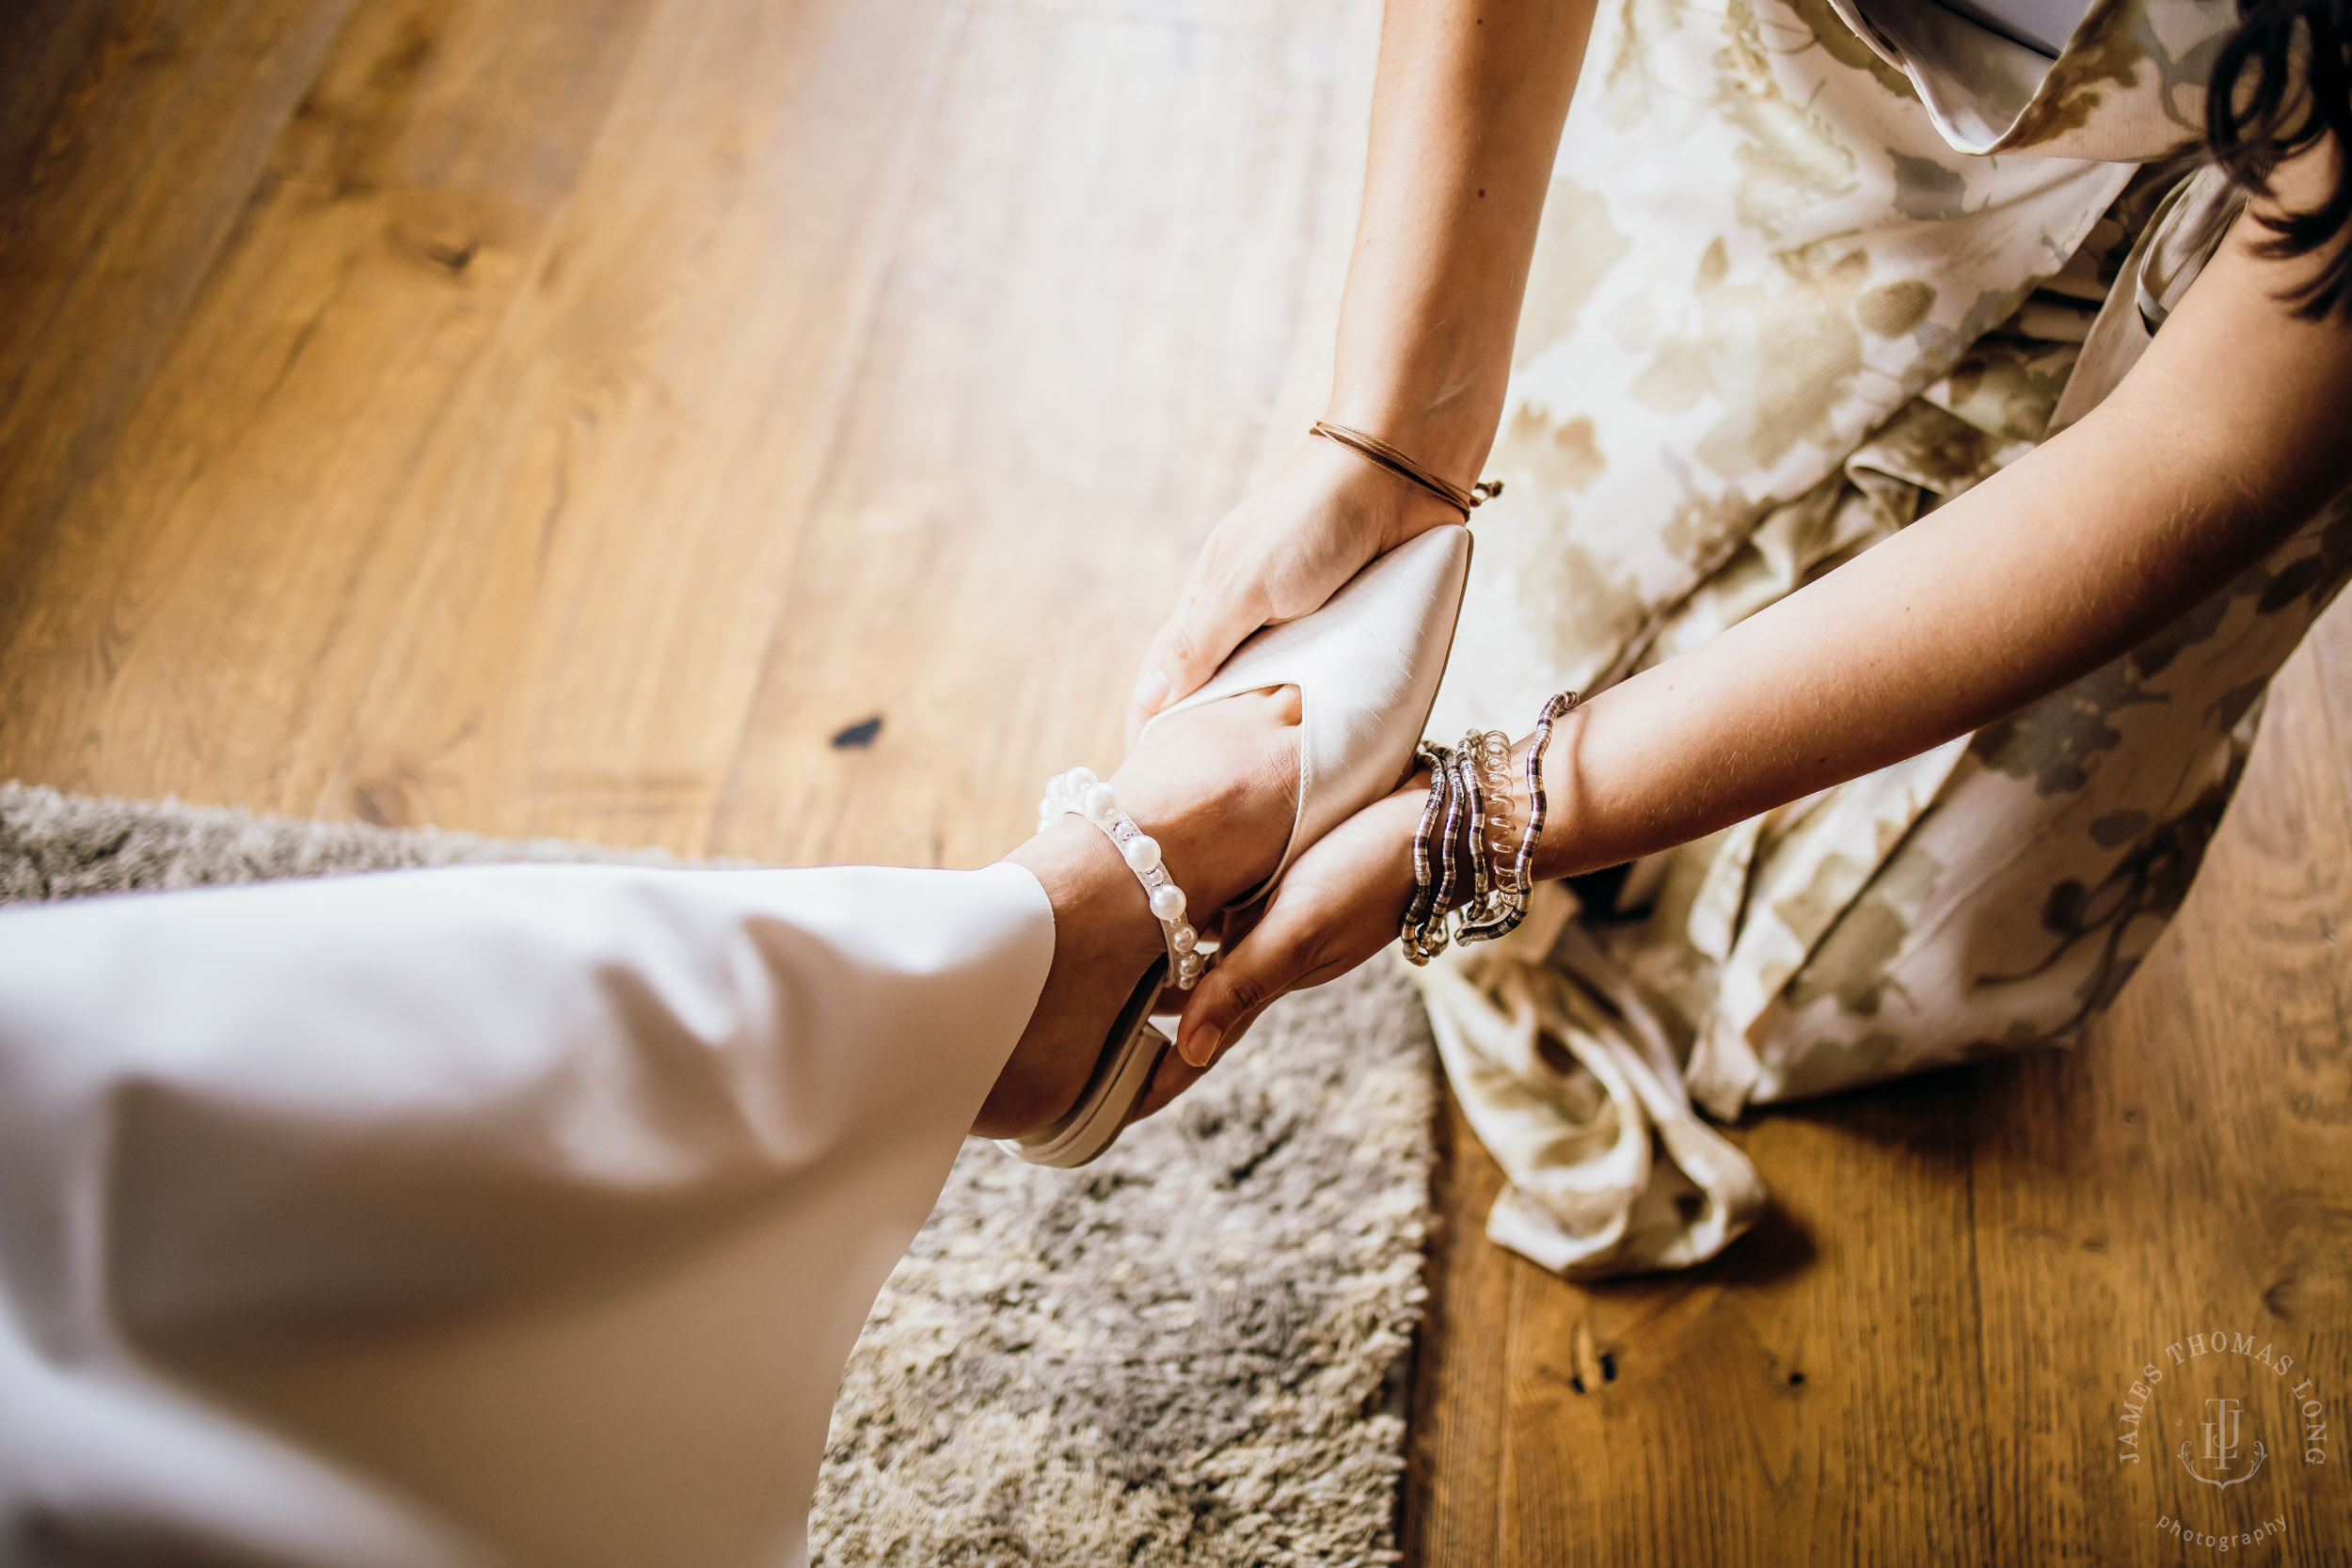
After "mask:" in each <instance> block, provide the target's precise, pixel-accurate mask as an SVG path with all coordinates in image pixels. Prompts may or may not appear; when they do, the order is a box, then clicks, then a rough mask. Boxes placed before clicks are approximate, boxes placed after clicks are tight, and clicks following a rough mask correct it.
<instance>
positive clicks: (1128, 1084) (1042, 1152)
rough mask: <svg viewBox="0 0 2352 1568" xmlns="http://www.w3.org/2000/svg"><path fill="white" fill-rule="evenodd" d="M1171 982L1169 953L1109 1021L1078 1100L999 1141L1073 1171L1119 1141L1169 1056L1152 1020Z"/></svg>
mask: <svg viewBox="0 0 2352 1568" xmlns="http://www.w3.org/2000/svg"><path fill="white" fill-rule="evenodd" d="M1167 983H1168V958H1167V957H1166V955H1162V956H1161V957H1159V958H1153V959H1152V967H1151V968H1150V969H1149V970H1147V971H1145V972H1144V976H1143V978H1142V979H1141V980H1140V981H1138V982H1137V983H1136V989H1135V991H1134V993H1133V994H1132V995H1130V996H1129V997H1128V998H1127V1003H1126V1006H1123V1007H1121V1008H1120V1010H1119V1019H1118V1022H1115V1023H1113V1024H1112V1025H1111V1032H1110V1037H1109V1038H1108V1039H1106V1040H1105V1041H1104V1044H1103V1053H1102V1054H1101V1055H1100V1056H1098V1057H1096V1058H1095V1062H1094V1071H1093V1073H1092V1074H1091V1075H1090V1076H1089V1077H1088V1079H1087V1083H1086V1087H1085V1088H1083V1089H1080V1090H1079V1091H1078V1098H1077V1100H1076V1101H1074V1102H1073V1103H1072V1105H1071V1107H1070V1109H1069V1110H1067V1111H1065V1112H1063V1113H1062V1114H1061V1116H1060V1117H1059V1118H1058V1119H1057V1120H1055V1121H1052V1122H1050V1123H1048V1124H1047V1125H1045V1126H1043V1127H1041V1128H1039V1129H1038V1130H1037V1131H1036V1132H1025V1133H1024V1134H1022V1135H1021V1136H1020V1137H1018V1138H1000V1139H998V1140H997V1142H998V1143H999V1144H1001V1145H1002V1146H1003V1147H1004V1148H1005V1149H1006V1150H1007V1152H1009V1153H1012V1154H1017V1155H1019V1156H1020V1157H1021V1158H1022V1159H1024V1160H1026V1161H1027V1162H1029V1164H1033V1165H1053V1166H1056V1167H1057V1168H1059V1169H1062V1170H1074V1169H1076V1168H1077V1167H1078V1166H1080V1165H1085V1164H1092V1163H1093V1162H1094V1161H1095V1160H1096V1159H1098V1158H1100V1157H1101V1155H1102V1153H1103V1151H1104V1149H1106V1148H1110V1146H1111V1145H1112V1144H1114V1143H1116V1142H1118V1140H1119V1134H1120V1130H1121V1129H1122V1128H1124V1127H1125V1126H1126V1125H1127V1117H1128V1116H1129V1115H1130V1114H1131V1113H1133V1112H1134V1110H1135V1108H1136V1104H1137V1103H1138V1102H1140V1101H1142V1099H1143V1097H1144V1096H1145V1095H1146V1094H1147V1093H1149V1092H1150V1090H1151V1087H1152V1078H1153V1076H1154V1075H1156V1074H1157V1073H1158V1072H1159V1070H1160V1063H1161V1061H1162V1060H1163V1059H1164V1058H1165V1057H1166V1056H1167V1055H1168V1037H1167V1036H1166V1035H1164V1034H1162V1033H1161V1032H1160V1028H1159V1026H1158V1025H1157V1024H1155V1023H1153V1022H1152V1003H1153V1002H1155V1001H1157V1000H1158V999H1159V994H1160V988H1161V987H1163V986H1165V985H1166V984H1167Z"/></svg>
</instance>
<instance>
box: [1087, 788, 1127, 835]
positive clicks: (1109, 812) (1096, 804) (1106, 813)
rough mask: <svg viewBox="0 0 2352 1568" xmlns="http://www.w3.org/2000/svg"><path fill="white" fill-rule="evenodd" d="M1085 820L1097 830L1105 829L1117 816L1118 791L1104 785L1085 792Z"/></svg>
mask: <svg viewBox="0 0 2352 1568" xmlns="http://www.w3.org/2000/svg"><path fill="white" fill-rule="evenodd" d="M1085 799H1086V814H1087V820H1089V822H1092V823H1093V824H1094V825H1095V826H1096V827H1098V828H1107V827H1109V826H1110V825H1111V819H1112V818H1113V817H1115V816H1118V815H1119V791H1117V790H1115V789H1113V788H1112V787H1111V786H1110V785H1108V784H1096V785H1094V786H1093V787H1092V788H1090V789H1089V790H1088V791H1087V792H1086V798H1085Z"/></svg>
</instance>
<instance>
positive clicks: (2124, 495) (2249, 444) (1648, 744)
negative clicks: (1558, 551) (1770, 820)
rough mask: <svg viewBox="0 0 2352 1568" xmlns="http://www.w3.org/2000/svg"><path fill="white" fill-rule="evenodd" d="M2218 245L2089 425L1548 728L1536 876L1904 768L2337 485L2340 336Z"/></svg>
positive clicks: (2111, 642) (2212, 575) (2349, 393)
mask: <svg viewBox="0 0 2352 1568" xmlns="http://www.w3.org/2000/svg"><path fill="white" fill-rule="evenodd" d="M2288 280H2290V278H2289V276H2288V275H2287V273H2286V269H2284V268H2283V267H2280V266H2275V265H2271V264H2268V263H2264V262H2261V261H2256V260H2255V259H2253V258H2251V257H2250V256H2249V255H2248V254H2247V253H2246V250H2245V246H2244V236H2243V235H2241V236H2239V237H2236V238H2233V241H2232V242H2231V245H2229V246H2227V247H2225V250H2224V252H2223V254H2222V255H2220V256H2218V257H2217V258H2216V260H2215V261H2214V262H2213V263H2212V265H2211V266H2210V267H2209V268H2208V269H2207V273H2206V276H2205V277H2201V279H2200V281H2199V283H2198V284H2197V286H2196V288H2195V289H2193V290H2192V291H2191V294H2190V298H2189V299H2188V300H2187V301H2185V303H2184V305H2183V308H2182V309H2180V310H2178V311H2176V312H2175V313H2174V315H2173V316H2172V318H2171V319H2170V321H2169V322H2168V324H2167V325H2166V327H2165V330H2164V333H2163V334H2162V336H2161V337H2159V339H2158V340H2157V341H2156V343H2155V344H2154V345H2153V346H2152V347H2151V349H2150V351H2149V353H2148V355H2147V356H2146V357H2145V358H2144V359H2143V360H2142V361H2141V363H2140V364H2139V366H2137V368H2136V369H2135V370H2134V371H2133V372H2132V374H2131V375H2130V376H2129V377H2128V378H2127V379H2126V381H2125V383H2124V385H2123V386H2122V388H2119V389H2118V390H2117V392H2116V393H2115V394H2114V395H2113V396H2112V397H2111V398H2110V399H2109V400H2108V402H2107V403H2106V404H2103V405H2102V406H2101V407H2100V408H2099V409H2097V410H2096V411H2094V412H2093V413H2092V414H2091V415H2090V418H2088V419H2087V420H2084V421H2083V422H2082V423H2081V424H2079V425H2077V426H2075V427H2074V428H2073V429H2072V430H2069V431H2067V432H2066V433H2065V434H2063V435H2061V436H2058V437H2056V438H2054V439H2053V440H2051V441H2050V442H2048V443H2047V444H2046V445H2044V446H2043V447H2042V449H2040V450H2039V451H2035V452H2034V453H2032V454H2030V455H2029V456H2027V457H2026V459H2024V460H2023V461H2021V462H2019V463H2018V464H2016V465H2015V466H2013V467H2010V469H2008V470H2006V471H2005V472H2003V473H2001V474H2000V475H1998V476H1996V477H1995V478H1994V479H1993V480H1991V481H1989V482H1987V483H1984V484H1982V485H1979V487H1977V488H1976V489H1974V490H1972V491H1970V492H1968V493H1967V494H1966V495H1964V496H1962V497H1961V498H1959V499H1956V500H1954V501H1952V502H1951V503H1949V504H1948V505H1947V506H1945V507H1943V508H1941V509H1939V510H1938V511H1936V512H1934V513H1931V515H1928V516H1927V517H1925V518H1923V519H1922V520H1921V521H1919V522H1917V523H1915V524H1914V525H1913V526H1912V527H1911V528H1909V529H1907V530H1905V531H1903V532H1902V533H1900V534H1899V535H1897V536H1896V537H1895V538H1893V539H1890V540H1888V541H1887V542H1886V543H1884V544H1883V545H1881V546H1878V547H1876V548H1874V549H1872V550H1869V551H1868V552H1867V553H1866V554H1864V555H1863V556H1861V557H1860V558H1859V559H1857V560H1855V561H1853V562H1850V563H1849V564H1847V565H1846V566H1844V567H1841V568H1839V569H1838V570H1837V571H1836V572H1833V573H1831V574H1830V575H1829V576H1827V577H1825V578H1822V579H1821V580H1820V581H1819V582H1816V583H1813V584H1811V585H1810V586H1808V587H1806V588H1804V590H1802V591H1800V592H1799V593H1797V594H1792V595H1790V596H1789V597H1788V598H1787V599H1785V600H1783V601H1782V602H1781V603H1780V604H1778V605H1776V606H1774V607H1772V609H1770V610H1765V611H1764V612H1762V613H1760V614H1758V615H1756V616H1755V617H1753V618H1752V619H1750V620H1748V621H1746V622H1744V623H1742V624H1741V625H1740V626H1734V627H1732V628H1731V629H1730V630H1728V631H1726V632H1724V633H1723V634H1722V635H1720V636H1718V637H1716V638H1715V639H1714V640H1713V641H1710V642H1708V644H1707V645H1706V646H1704V647H1702V648H1699V649H1697V650H1694V651H1693V652H1692V653H1690V654H1687V655H1685V656H1683V657H1679V658H1677V659H1674V660H1671V661H1669V662H1667V663H1665V664H1661V665H1660V666H1658V667H1657V668H1655V669H1652V670H1649V671H1646V672H1645V673H1642V674H1640V675H1637V676H1635V677H1634V678H1632V679H1630V680H1628V681H1626V682H1625V683H1623V684H1622V685H1620V686H1618V687H1616V688H1614V689H1612V690H1610V691H1608V692H1606V693H1604V694H1602V695H1601V696H1600V697H1598V698H1597V699H1596V700H1595V701H1594V702H1593V703H1592V704H1590V705H1588V706H1587V707H1586V708H1584V709H1583V710H1581V712H1580V713H1579V714H1577V715H1574V716H1572V717H1571V720H1570V721H1568V722H1566V723H1565V724H1564V725H1563V726H1562V729H1561V732H1560V734H1559V735H1558V736H1557V737H1556V738H1555V741H1554V745H1553V750H1552V752H1551V753H1550V756H1549V759H1548V766H1547V768H1546V769H1545V782H1546V787H1547V792H1548V794H1549V796H1550V799H1551V800H1552V801H1553V803H1554V812H1555V816H1553V818H1552V826H1551V827H1550V828H1549V831H1548V832H1546V835H1545V841H1544V847H1543V851H1542V853H1541V854H1540V855H1539V857H1538V860H1537V864H1536V871H1537V874H1538V875H1539V876H1541V877H1558V876H1566V875H1572V874H1575V873H1577V872H1580V871H1584V870H1590V869H1593V868H1596V867H1598V866H1603V865H1611V864H1615V863H1620V862H1622V861H1626V860H1629V859H1632V858H1634V857H1635V856H1638V855H1642V854H1645V853H1648V852H1650V851H1653V850H1656V849H1661V848H1665V847H1670V846H1672V845H1676V844H1679V843H1683V842H1686V841H1688V840H1690V839H1692V838H1695V837H1698V836H1701V835H1702V834H1705V833H1708V832H1713V831H1715V830H1716V829H1719V828H1722V827H1724V826H1727V825H1729V824H1730V823H1733V822H1737V821H1740V820H1741V819H1742V818H1744V817H1747V816H1753V815H1755V814H1756V813H1757V812H1760V811H1765V810H1768V809H1770V808H1772V807H1773V806H1775V805H1778V804H1781V803H1782V802H1784V801H1788V800H1796V799H1799V798H1801V797H1803V796H1805V795H1808V794H1811V793H1812V792H1814V791H1816V790H1819V789H1823V788H1826V787H1828V786H1830V785H1832V784H1838V783H1840V782H1843V781H1844V780H1847V779H1851V778H1854V777H1858V776H1859V775H1861V774H1864V773H1867V772H1869V771H1871V770H1873V769H1875V768H1882V767H1884V766H1886V765H1888V764H1890V763H1893V762H1896V761H1899V760H1900V759H1902V758H1904V757H1908V756H1912V755H1915V754H1916V753H1918V752H1922V751H1925V750H1927V749H1928V748H1930V747H1931V746H1934V745H1937V744H1939V743H1940V742H1942V741H1945V740H1947V739H1949V738H1951V737H1953V736H1960V735H1964V734H1967V733H1969V732H1970V731H1972V730H1974V729H1976V728H1978V727H1979V726H1981V725H1983V724H1985V723H1988V722H1990V721H1994V720H1995V719H1998V718H2000V717H2002V716H2004V715H2006V714H2009V713H2011V712H2014V711H2015V710H2016V709H2018V708H2020V707H2022V706H2024V705H2026V704H2027V703H2030V702H2032V701H2034V700H2035V699H2036V698H2038V697H2041V696H2042V695H2044V694H2045V693H2047V692H2050V691H2053V690H2056V689H2058V688H2060V687H2062V686H2064V685H2066V684H2068V683H2069V682H2071V681H2073V680H2074V679H2076V678H2078V677H2080V676H2082V675H2084V674H2087V673H2090V671H2092V670H2095V669H2097V668H2098V667H2099V666H2101V665H2102V664H2105V663H2106V662H2107V661H2109V660H2110V659H2113V658H2115V657H2119V656H2120V655H2122V653H2124V652H2126V651H2127V650H2129V649H2130V648H2131V647H2133V646H2135V645H2136V644H2137V643H2138V642H2139V641H2141V640H2143V639H2144V638H2146V637H2147V636H2149V635H2150V634H2152V633H2153V632H2154V631H2156V630H2157V629H2159V628H2161V627H2162V626H2166V625H2168V624H2169V623H2170V622H2171V621H2172V620H2174V619H2175V618H2177V617H2178V616H2180V615H2181V614H2182V613H2184V612H2185V611H2186V610H2189V609H2190V608H2192V607H2193V606H2194V605H2196V604H2197V603H2198V602H2199V601H2201V599H2203V598H2204V597H2205V596H2206V595H2207V594H2211V593H2213V592H2216V591H2217V590H2218V589H2220V588H2221V587H2223V586H2224V585H2225V584H2226V583H2228V582H2229V581H2230V580H2231V579H2232V578H2234V577H2236V576H2237V574H2238V573H2239V572H2241V571H2242V570H2244V569H2245V568H2246V567H2247V566H2248V565H2249V564H2251V563H2252V562H2255V561H2257V560H2259V559H2261V557H2262V556H2263V555H2265V553H2267V552H2268V551H2269V550H2270V549H2271V548H2272V547H2274V546H2275V545H2276V544H2277V543H2278V542H2279V541H2280V539H2281V538H2283V537H2284V535H2285V534H2286V533H2287V532H2288V531H2291V530H2292V529H2293V528H2294V527H2295V526H2296V525H2297V524H2298V523H2299V522H2301V521H2302V520H2303V519H2305V518H2308V517H2309V516H2311V515H2312V514H2313V513H2314V512H2315V511H2316V510H2317V509H2318V508H2319V507H2321V506H2323V505H2325V504H2326V503H2327V502H2328V499H2329V498H2330V497H2331V496H2332V495H2334V494H2335V493H2336V492H2337V491H2339V490H2340V489H2341V488H2342V487H2343V485H2344V483H2345V482H2346V480H2347V478H2352V455H2347V454H2346V453H2345V451H2344V443H2343V436H2342V429H2341V420H2342V414H2341V411H2342V409H2343V408H2344V406H2346V400H2347V399H2352V332H2348V331H2347V329H2346V328H2345V327H2344V325H2342V324H2340V323H2310V322H2300V321H2295V320H2292V319H2291V318H2289V317H2288V315H2287V314H2286V311H2285V310H2284V309H2283V308H2282V307H2280V305H2279V304H2278V303H2277V301H2276V299H2275V297H2274V294H2275V293H2276V291H2277V289H2278V288H2279V286H2280V284H2281V283H2282V282H2284V281H2288Z"/></svg>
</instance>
